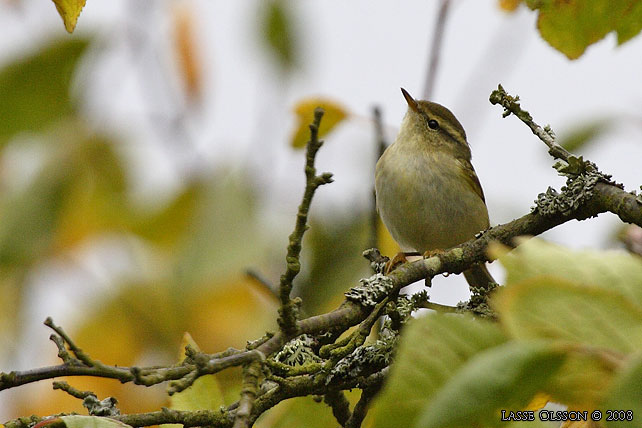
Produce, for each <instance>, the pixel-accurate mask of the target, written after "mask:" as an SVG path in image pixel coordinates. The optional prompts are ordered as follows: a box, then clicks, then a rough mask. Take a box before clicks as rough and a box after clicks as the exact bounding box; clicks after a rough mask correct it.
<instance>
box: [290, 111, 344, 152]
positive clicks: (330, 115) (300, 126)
mask: <svg viewBox="0 0 642 428" xmlns="http://www.w3.org/2000/svg"><path fill="white" fill-rule="evenodd" d="M317 107H321V108H322V109H323V110H324V111H325V114H324V115H323V119H322V120H321V126H319V138H322V137H324V136H325V135H327V134H328V133H329V132H330V131H332V130H333V129H334V127H335V126H337V125H338V124H339V123H341V122H342V121H343V120H344V119H346V118H347V117H348V115H349V113H348V111H347V110H346V109H345V108H344V107H343V106H341V105H340V104H338V103H336V102H334V101H332V100H329V99H327V98H304V99H302V100H300V101H299V102H298V103H297V104H296V105H295V106H294V113H295V114H296V117H297V123H296V129H295V130H294V133H293V134H292V142H291V144H292V147H294V148H296V149H300V148H303V147H305V146H306V144H307V142H308V140H309V139H310V127H309V125H310V123H312V119H313V118H314V109H315V108H317Z"/></svg>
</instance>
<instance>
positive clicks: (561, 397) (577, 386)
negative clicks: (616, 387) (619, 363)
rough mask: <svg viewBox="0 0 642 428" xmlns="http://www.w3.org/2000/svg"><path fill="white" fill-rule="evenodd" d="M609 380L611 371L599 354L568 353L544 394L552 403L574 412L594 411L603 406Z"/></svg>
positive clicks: (611, 376) (611, 375)
mask: <svg viewBox="0 0 642 428" xmlns="http://www.w3.org/2000/svg"><path fill="white" fill-rule="evenodd" d="M612 378H613V371H612V368H611V367H609V366H608V365H607V364H605V363H604V361H603V360H602V359H601V356H600V355H599V354H594V355H590V354H582V353H578V352H572V353H569V356H568V358H567V359H566V361H565V362H564V364H563V365H562V367H561V368H560V370H559V371H558V372H557V373H556V374H555V375H554V376H553V377H552V379H550V381H549V384H548V385H547V387H546V392H547V393H548V394H549V396H550V397H552V401H555V402H558V403H564V404H566V405H568V406H569V407H573V408H577V409H594V408H596V407H597V406H598V405H599V404H600V403H602V402H603V400H604V397H605V394H606V391H607V388H608V386H609V384H610V382H611V379H612Z"/></svg>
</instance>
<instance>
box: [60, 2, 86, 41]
mask: <svg viewBox="0 0 642 428" xmlns="http://www.w3.org/2000/svg"><path fill="white" fill-rule="evenodd" d="M53 2H54V4H55V5H56V9H57V10H58V13H59V14H60V17H61V18H62V21H63V22H64V23H65V29H66V30H67V32H69V33H73V32H74V28H76V22H77V21H78V17H79V16H80V12H81V11H82V8H83V7H85V0H53Z"/></svg>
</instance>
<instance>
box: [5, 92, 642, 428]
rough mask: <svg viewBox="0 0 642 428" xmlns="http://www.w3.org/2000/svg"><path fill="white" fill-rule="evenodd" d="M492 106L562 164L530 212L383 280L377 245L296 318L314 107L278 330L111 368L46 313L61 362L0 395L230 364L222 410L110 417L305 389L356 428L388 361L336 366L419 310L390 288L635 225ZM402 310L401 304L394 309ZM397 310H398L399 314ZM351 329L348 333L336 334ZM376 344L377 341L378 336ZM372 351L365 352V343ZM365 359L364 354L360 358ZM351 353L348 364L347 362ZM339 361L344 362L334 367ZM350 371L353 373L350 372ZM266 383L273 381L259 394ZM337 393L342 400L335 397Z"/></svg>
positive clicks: (254, 411) (139, 421) (147, 421)
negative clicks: (306, 352) (351, 275)
mask: <svg viewBox="0 0 642 428" xmlns="http://www.w3.org/2000/svg"><path fill="white" fill-rule="evenodd" d="M490 101H491V103H492V104H498V105H501V106H502V107H503V108H504V116H508V115H511V114H512V115H515V116H516V117H518V118H519V119H520V120H522V121H523V122H524V123H525V124H526V125H527V126H528V127H529V128H530V129H531V131H532V132H533V133H534V134H535V135H536V136H537V137H538V138H539V139H540V140H542V141H543V142H544V143H545V144H546V145H547V147H548V148H549V153H550V154H551V155H552V156H553V157H554V158H556V159H558V160H559V161H560V162H561V163H560V164H556V166H555V168H556V169H557V170H558V171H559V172H560V174H562V175H565V176H566V177H567V185H566V186H565V187H564V188H562V191H561V193H558V192H556V191H553V190H552V189H550V188H549V190H548V191H547V192H546V193H543V194H540V195H539V196H538V199H537V201H536V205H535V206H534V207H533V209H532V211H531V212H530V213H528V214H526V215H524V216H522V217H520V218H518V219H516V220H513V221H511V222H509V223H506V224H502V225H499V226H494V227H492V228H490V229H488V230H486V231H484V232H482V233H480V234H478V236H477V237H476V238H474V239H472V240H470V241H468V242H465V243H463V244H461V245H459V246H457V247H454V248H452V249H450V250H448V251H445V252H443V253H440V254H438V255H435V256H433V257H430V258H427V259H422V260H418V261H415V262H412V263H406V264H404V265H402V266H400V267H398V268H397V269H396V270H394V271H393V272H392V273H390V274H389V275H388V276H384V275H383V274H382V272H381V266H382V264H383V263H382V259H381V256H380V255H379V254H378V252H377V251H370V252H366V253H367V256H368V258H369V259H370V260H371V262H372V265H373V268H374V269H375V272H376V273H375V274H374V275H372V276H371V277H370V278H367V279H363V280H361V285H359V286H356V287H353V288H352V289H351V290H350V291H348V292H346V299H345V300H344V302H343V303H342V304H341V305H340V306H339V307H338V308H337V309H335V310H333V311H331V312H328V313H325V314H321V315H316V316H312V317H309V318H304V319H300V318H299V315H298V310H297V309H298V304H299V302H298V301H297V299H293V298H292V297H291V292H292V282H293V280H294V278H295V277H296V275H297V273H298V272H299V270H300V260H299V256H300V251H301V242H302V239H303V234H304V233H305V230H306V229H307V228H308V226H307V215H308V212H309V209H310V204H311V201H312V198H313V196H314V193H315V191H316V189H317V188H318V187H319V186H321V185H323V184H327V183H330V182H331V181H332V178H331V174H329V173H323V174H321V175H317V174H316V169H315V167H314V159H315V156H316V153H317V151H318V150H319V148H320V147H321V145H322V143H323V142H322V141H320V140H319V139H318V128H319V125H320V122H321V118H322V116H323V111H322V110H320V109H317V111H315V116H314V120H313V123H312V124H311V126H310V130H311V138H310V142H309V143H308V147H307V153H306V166H305V175H306V188H305V192H304V195H303V198H302V202H301V205H300V206H299V211H298V213H297V218H296V224H295V228H294V231H293V232H292V234H291V235H290V240H289V244H288V249H287V256H286V270H285V273H284V274H283V275H282V277H281V281H280V284H279V287H278V294H279V298H280V301H281V307H280V309H279V331H278V332H276V333H273V334H267V335H266V336H264V337H263V338H261V339H259V340H257V341H254V342H250V343H248V346H247V348H246V349H244V350H238V349H232V348H230V349H228V350H226V351H223V352H220V353H216V354H206V353H202V352H197V351H195V350H194V349H192V348H191V347H189V346H188V347H186V350H185V355H186V358H185V359H184V360H183V361H182V362H181V363H179V364H176V365H172V366H162V367H160V366H159V367H119V366H110V365H106V364H103V363H101V362H100V361H97V360H94V359H92V358H91V357H90V356H89V355H88V354H86V353H85V352H83V351H82V349H81V348H80V347H78V346H77V345H76V344H75V343H74V342H73V340H72V339H71V338H70V337H69V336H68V335H67V334H66V333H65V331H64V330H63V329H62V328H61V327H59V326H57V325H55V324H54V322H53V321H52V320H51V319H50V318H48V319H47V320H46V321H45V325H47V326H48V327H49V328H51V329H52V330H53V334H52V335H51V337H50V339H51V340H52V341H53V342H54V343H55V345H56V347H57V348H58V356H59V358H60V359H61V360H62V364H60V365H56V366H49V367H42V368H37V369H32V370H25V371H12V372H9V373H0V391H1V390H5V389H9V388H14V387H17V386H20V385H24V384H28V383H32V382H36V381H40V380H44V379H53V378H56V377H61V376H94V377H105V378H112V379H117V380H119V381H120V382H123V383H126V382H133V383H135V384H139V385H145V386H151V385H155V384H159V383H164V382H169V393H170V394H173V393H176V392H180V391H183V390H185V389H186V388H188V387H189V386H191V385H192V384H193V382H194V381H195V380H196V379H197V378H198V377H200V376H203V375H206V374H214V373H217V372H220V371H221V370H224V369H226V368H229V367H233V366H242V367H243V388H242V393H241V397H240V399H239V401H238V402H237V403H234V404H232V405H230V406H228V407H227V408H226V409H223V410H222V411H205V410H203V411H178V410H170V409H162V410H160V411H158V412H150V413H141V414H129V415H119V414H115V415H112V416H110V417H112V418H114V419H118V420H120V421H122V422H124V423H127V424H129V425H132V426H148V425H156V424H163V423H180V424H183V425H185V426H201V425H209V426H220V427H235V428H241V427H249V426H251V425H252V423H253V422H254V421H255V420H256V418H258V416H260V415H261V414H262V413H263V412H264V411H266V410H268V409H269V408H271V407H273V406H274V405H276V404H277V403H278V402H280V401H283V400H285V399H288V398H292V397H296V396H305V395H314V394H318V395H325V397H326V403H328V404H329V405H330V406H331V407H332V409H333V413H334V414H335V417H337V420H339V421H340V423H341V425H342V426H359V425H360V423H361V420H362V419H363V416H364V415H365V412H366V411H367V404H368V403H369V402H370V400H371V398H372V396H373V395H374V393H375V392H376V391H377V390H378V389H379V388H380V387H381V385H382V382H383V380H384V378H385V376H386V374H387V371H388V365H385V366H383V367H376V368H375V369H374V370H370V371H368V370H362V371H361V372H358V374H357V375H354V374H351V375H346V374H345V372H342V371H341V369H340V367H343V366H345V365H346V364H348V365H349V364H353V366H352V367H353V368H354V364H359V361H357V360H359V359H364V358H365V359H367V358H368V357H367V355H368V352H370V351H372V352H375V353H376V352H382V351H381V350H382V349H384V350H385V349H389V348H390V346H392V345H393V344H391V343H383V342H385V341H383V342H382V343H381V344H379V345H378V346H379V347H378V348H377V346H374V347H373V346H365V345H364V343H365V341H366V337H367V336H368V335H369V334H370V331H371V328H372V326H373V325H374V324H375V322H376V321H377V320H378V319H379V318H380V317H381V315H389V317H387V318H389V319H390V323H389V324H388V327H386V328H389V329H390V330H391V331H393V332H396V333H398V332H399V330H400V329H401V327H402V325H403V322H404V320H405V319H406V318H408V317H410V314H411V313H412V311H413V310H415V309H417V308H418V307H424V306H425V304H426V301H427V297H426V298H423V297H421V298H414V300H413V299H412V298H409V297H407V296H400V295H399V291H400V290H401V289H402V288H403V287H405V286H407V285H409V284H412V283H414V282H417V281H419V280H423V279H425V278H433V277H435V276H437V275H440V274H444V273H455V274H457V273H461V272H463V271H464V270H465V269H467V268H468V267H469V266H471V265H472V264H473V263H478V262H486V261H492V260H490V258H489V255H488V254H487V248H488V246H489V244H490V243H492V242H499V243H502V244H504V245H507V246H510V247H514V246H515V245H516V244H515V242H514V238H516V237H518V236H524V235H530V236H535V235H539V234H541V233H542V232H544V231H546V230H549V229H552V228H554V227H556V226H558V225H560V224H563V223H565V222H567V221H569V220H584V219H587V218H590V217H594V216H597V215H598V214H600V213H603V212H612V213H614V214H616V215H617V216H618V217H619V218H620V219H621V220H622V221H623V222H628V223H634V224H637V225H638V226H641V227H642V200H641V199H642V198H640V196H638V195H636V194H635V193H628V192H626V191H624V190H623V188H622V186H621V185H618V184H616V183H614V182H612V181H611V180H610V176H608V175H606V174H603V173H601V172H599V170H598V169H597V166H595V164H593V163H591V162H588V161H584V160H583V159H582V158H581V157H579V158H578V157H576V156H573V155H572V154H571V153H568V152H567V151H566V150H564V149H563V148H562V147H561V146H559V145H558V144H557V142H556V138H555V135H554V134H553V132H552V131H551V130H550V128H549V127H544V128H542V127H541V126H539V125H537V124H536V123H535V122H534V121H533V119H532V117H531V116H530V114H528V112H526V111H524V110H522V108H521V107H520V105H519V97H512V96H510V95H509V94H507V93H506V91H504V89H503V88H502V87H501V85H500V86H499V87H498V89H497V90H495V91H493V93H492V94H491V96H490ZM403 308H406V309H403ZM400 314H401V315H400ZM356 325H359V327H358V328H357V329H355V330H353V333H351V334H350V335H348V336H347V338H344V337H342V338H340V339H339V336H340V335H341V334H342V333H344V332H346V331H347V330H348V329H349V328H351V327H353V326H356ZM301 335H308V336H309V337H312V338H315V339H314V340H313V342H315V344H314V345H313V346H312V348H311V351H310V352H311V353H312V354H316V355H318V357H317V360H315V361H308V362H305V363H303V364H300V365H288V364H285V363H282V362H279V361H277V360H278V359H277V358H275V356H277V355H279V354H280V353H283V352H284V349H285V347H286V346H285V345H286V344H287V343H288V342H290V341H293V340H299V339H300V338H301V337H302V336H301ZM378 342H379V341H378ZM370 348H372V349H370ZM364 355H365V357H364ZM351 358H352V360H351ZM342 365H343V366H342ZM351 373H352V372H351ZM266 381H269V382H270V383H271V384H273V386H272V387H271V388H268V389H267V390H265V389H264V388H263V386H264V385H265V382H266ZM352 388H360V389H362V397H361V400H360V401H359V403H357V405H356V406H355V408H354V410H353V411H352V412H351V411H350V410H349V408H348V407H346V402H345V398H344V397H343V395H342V392H341V391H342V390H345V389H352ZM342 397H343V398H342ZM38 420H39V418H35V419H34V418H21V419H17V420H14V421H9V422H8V423H7V424H6V426H7V427H26V426H29V425H30V424H32V423H33V422H36V421H38Z"/></svg>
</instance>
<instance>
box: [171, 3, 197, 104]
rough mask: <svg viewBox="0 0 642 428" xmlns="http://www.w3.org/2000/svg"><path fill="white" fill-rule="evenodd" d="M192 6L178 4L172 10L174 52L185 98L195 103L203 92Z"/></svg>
mask: <svg viewBox="0 0 642 428" xmlns="http://www.w3.org/2000/svg"><path fill="white" fill-rule="evenodd" d="M193 7H194V6H193V4H188V3H178V5H177V6H175V8H174V11H173V12H174V13H173V18H174V50H175V52H176V56H177V59H178V68H179V71H180V76H181V78H182V80H183V84H184V86H185V92H186V94H187V98H188V100H190V101H197V100H198V99H199V98H200V97H201V95H202V92H203V81H202V72H201V70H202V67H201V65H202V64H201V61H200V60H199V57H198V49H197V44H196V34H195V32H194V28H193V27H194V16H193V11H192V8H193Z"/></svg>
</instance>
